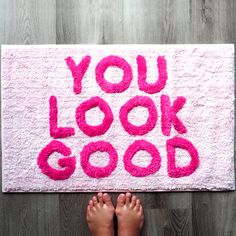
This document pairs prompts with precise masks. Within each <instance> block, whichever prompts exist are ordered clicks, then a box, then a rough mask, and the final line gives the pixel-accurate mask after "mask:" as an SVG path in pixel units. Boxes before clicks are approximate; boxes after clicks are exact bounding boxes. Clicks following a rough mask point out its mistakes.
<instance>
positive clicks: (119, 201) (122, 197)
mask: <svg viewBox="0 0 236 236" xmlns="http://www.w3.org/2000/svg"><path fill="white" fill-rule="evenodd" d="M124 204H125V195H124V194H123V193H121V194H120V195H119V196H118V198H117V207H123V206H124Z"/></svg>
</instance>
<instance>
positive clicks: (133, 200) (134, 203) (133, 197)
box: [131, 195, 137, 208]
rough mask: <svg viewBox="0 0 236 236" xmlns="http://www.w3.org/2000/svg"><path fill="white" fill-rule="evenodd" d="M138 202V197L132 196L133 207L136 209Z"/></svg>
mask: <svg viewBox="0 0 236 236" xmlns="http://www.w3.org/2000/svg"><path fill="white" fill-rule="evenodd" d="M136 200H137V197H136V196H134V195H133V196H132V199H131V207H132V208H134V207H135V205H136Z"/></svg>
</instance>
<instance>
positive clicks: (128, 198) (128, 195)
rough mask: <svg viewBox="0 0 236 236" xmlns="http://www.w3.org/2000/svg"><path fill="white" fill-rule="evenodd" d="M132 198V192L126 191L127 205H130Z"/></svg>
mask: <svg viewBox="0 0 236 236" xmlns="http://www.w3.org/2000/svg"><path fill="white" fill-rule="evenodd" d="M130 199H131V193H129V192H128V193H126V194H125V204H126V205H127V206H129V205H130V202H131V201H130Z"/></svg>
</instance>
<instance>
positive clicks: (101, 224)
mask: <svg viewBox="0 0 236 236" xmlns="http://www.w3.org/2000/svg"><path fill="white" fill-rule="evenodd" d="M114 212H115V209H114V206H113V204H112V202H111V197H110V195H108V194H107V193H104V194H102V193H98V195H97V196H93V197H92V199H91V200H90V201H89V204H88V207H87V217H86V219H87V223H88V227H89V229H90V231H91V234H92V236H113V235H114V225H113V217H114Z"/></svg>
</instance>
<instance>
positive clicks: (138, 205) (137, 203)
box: [135, 199, 141, 211]
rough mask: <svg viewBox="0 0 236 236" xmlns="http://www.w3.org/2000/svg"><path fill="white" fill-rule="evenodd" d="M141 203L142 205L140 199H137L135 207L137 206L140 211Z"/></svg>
mask: <svg viewBox="0 0 236 236" xmlns="http://www.w3.org/2000/svg"><path fill="white" fill-rule="evenodd" d="M140 205H141V203H140V199H137V200H136V206H135V208H136V209H137V210H138V211H139V210H140Z"/></svg>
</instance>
